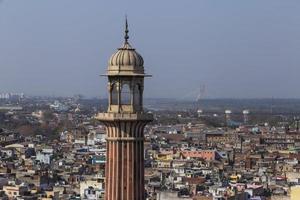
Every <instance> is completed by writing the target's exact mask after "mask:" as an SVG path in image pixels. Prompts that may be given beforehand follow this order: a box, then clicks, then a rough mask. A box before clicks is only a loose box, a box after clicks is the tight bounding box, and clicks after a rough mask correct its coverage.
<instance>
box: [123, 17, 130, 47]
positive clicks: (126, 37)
mask: <svg viewBox="0 0 300 200" xmlns="http://www.w3.org/2000/svg"><path fill="white" fill-rule="evenodd" d="M128 32H129V30H128V22H127V16H125V36H124V39H125V43H127V42H128V39H129V36H128Z"/></svg>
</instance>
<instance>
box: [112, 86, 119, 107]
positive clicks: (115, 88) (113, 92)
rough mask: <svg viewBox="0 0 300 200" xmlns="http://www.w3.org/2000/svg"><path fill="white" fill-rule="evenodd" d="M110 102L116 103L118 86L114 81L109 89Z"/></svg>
mask: <svg viewBox="0 0 300 200" xmlns="http://www.w3.org/2000/svg"><path fill="white" fill-rule="evenodd" d="M111 104H112V105H118V86H117V84H116V83H114V84H113V85H112V89H111Z"/></svg>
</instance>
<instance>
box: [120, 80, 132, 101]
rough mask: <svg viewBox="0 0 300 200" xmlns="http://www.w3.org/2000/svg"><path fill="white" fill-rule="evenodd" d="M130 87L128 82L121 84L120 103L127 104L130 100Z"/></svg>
mask: <svg viewBox="0 0 300 200" xmlns="http://www.w3.org/2000/svg"><path fill="white" fill-rule="evenodd" d="M130 95H131V94H130V87H129V85H128V84H123V85H122V90H121V104H122V105H129V104H130V103H131V102H130Z"/></svg>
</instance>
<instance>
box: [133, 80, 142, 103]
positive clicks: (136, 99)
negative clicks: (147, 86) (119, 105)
mask: <svg viewBox="0 0 300 200" xmlns="http://www.w3.org/2000/svg"><path fill="white" fill-rule="evenodd" d="M133 97H134V99H133V102H134V105H141V86H140V85H139V84H136V85H135V87H134V92H133Z"/></svg>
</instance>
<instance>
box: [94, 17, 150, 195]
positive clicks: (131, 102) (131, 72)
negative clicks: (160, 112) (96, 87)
mask: <svg viewBox="0 0 300 200" xmlns="http://www.w3.org/2000/svg"><path fill="white" fill-rule="evenodd" d="M128 32H129V31H128V24H127V19H126V23H125V36H124V39H125V41H124V44H123V46H122V47H121V48H119V49H118V50H117V52H116V53H114V54H113V55H112V56H111V58H110V60H109V63H108V70H107V74H105V75H106V76H107V77H108V85H107V88H108V93H109V95H108V110H107V112H106V113H99V114H98V115H97V119H98V120H100V121H101V122H103V123H104V125H105V126H106V132H107V137H106V141H107V144H106V145H107V158H106V168H105V174H106V175H105V176H106V179H105V199H106V200H145V188H144V127H145V125H146V124H147V123H148V122H150V121H152V119H153V116H152V114H149V113H144V111H143V90H144V78H145V77H146V76H147V75H146V74H145V72H144V60H143V58H142V56H141V55H139V54H138V53H137V52H136V51H135V49H134V48H132V47H131V45H130V44H129V42H128V39H129V36H128Z"/></svg>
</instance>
